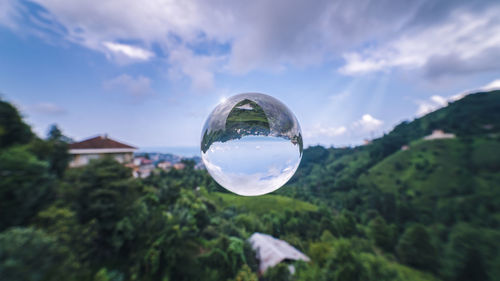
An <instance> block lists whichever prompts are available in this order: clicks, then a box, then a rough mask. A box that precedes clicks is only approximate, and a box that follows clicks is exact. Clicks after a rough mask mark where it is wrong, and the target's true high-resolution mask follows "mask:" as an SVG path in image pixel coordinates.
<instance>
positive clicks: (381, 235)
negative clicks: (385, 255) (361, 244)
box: [368, 216, 394, 252]
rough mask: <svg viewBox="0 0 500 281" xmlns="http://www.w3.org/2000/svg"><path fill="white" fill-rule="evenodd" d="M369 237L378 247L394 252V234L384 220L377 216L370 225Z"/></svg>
mask: <svg viewBox="0 0 500 281" xmlns="http://www.w3.org/2000/svg"><path fill="white" fill-rule="evenodd" d="M368 229H369V230H368V235H369V237H370V238H371V239H372V241H373V242H374V243H375V245H377V246H378V247H380V248H382V249H384V250H386V251H389V252H392V250H393V247H394V234H393V230H392V228H391V227H390V226H389V225H387V223H386V222H385V220H384V218H382V217H380V216H377V217H375V218H374V219H372V220H371V221H370V223H368Z"/></svg>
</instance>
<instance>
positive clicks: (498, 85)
mask: <svg viewBox="0 0 500 281" xmlns="http://www.w3.org/2000/svg"><path fill="white" fill-rule="evenodd" d="M479 89H480V90H481V91H494V90H500V79H496V80H494V81H491V82H490V83H488V84H486V85H484V86H483V87H480V88H479Z"/></svg>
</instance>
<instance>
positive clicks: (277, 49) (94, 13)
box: [0, 0, 500, 88]
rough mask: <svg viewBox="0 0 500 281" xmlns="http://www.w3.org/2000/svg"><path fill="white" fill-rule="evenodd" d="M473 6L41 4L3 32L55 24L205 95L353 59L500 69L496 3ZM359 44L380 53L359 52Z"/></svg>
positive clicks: (123, 0) (366, 67) (124, 0)
mask: <svg viewBox="0 0 500 281" xmlns="http://www.w3.org/2000/svg"><path fill="white" fill-rule="evenodd" d="M469 2H471V1H438V2H436V1H429V0H420V1H410V2H408V1H397V0H377V1H375V0H363V1H343V0H337V1H327V0H318V1H312V2H311V1H300V0H296V1H288V0H277V1H267V0H255V1H243V2H241V1H231V0H218V1H203V0H185V1H173V0H148V1H147V2H146V3H144V2H141V1H134V0H107V1H105V3H100V2H99V3H97V2H96V3H93V4H89V2H88V1H84V0H74V1H60V0H34V3H38V4H39V5H40V6H41V7H40V8H39V9H38V8H37V9H28V8H26V7H23V5H25V6H26V4H19V2H18V1H16V0H7V1H1V3H2V4H0V24H4V25H7V26H14V25H16V24H22V23H19V22H22V21H27V22H30V24H26V25H25V26H23V27H27V29H29V28H33V25H37V24H46V26H45V27H44V28H43V29H44V30H45V31H47V30H49V31H53V30H51V29H57V34H59V35H60V36H62V37H63V38H64V39H66V40H68V41H70V42H73V43H75V44H79V45H82V46H85V47H87V48H90V49H92V50H95V51H99V52H102V53H104V54H106V55H107V56H108V57H109V58H111V59H112V60H114V61H117V62H118V63H128V62H137V61H139V62H140V61H147V60H151V59H153V58H155V59H160V60H161V59H164V58H165V57H166V58H167V59H166V61H167V62H168V63H170V64H173V65H171V67H173V70H171V71H170V72H171V73H177V74H178V75H181V76H188V77H189V78H190V79H191V81H192V82H193V84H194V86H195V87H197V88H200V87H201V88H204V87H210V85H211V84H213V76H214V73H216V72H223V71H229V72H231V73H246V72H248V71H252V70H281V69H285V68H287V67H290V66H292V67H304V66H309V65H314V64H322V63H325V62H331V61H332V60H335V59H336V56H338V55H339V54H344V56H345V58H346V61H347V64H346V65H345V66H344V67H343V68H342V71H343V72H344V73H347V74H356V73H363V72H371V71H378V70H384V69H390V68H392V67H409V68H411V67H424V66H428V69H429V70H428V72H429V73H430V75H432V74H434V73H437V74H439V72H440V71H443V70H442V68H443V65H446V64H447V63H448V62H449V61H450V60H451V61H452V62H454V63H455V65H457V66H458V67H456V69H457V71H468V70H471V69H472V70H477V71H481V70H482V69H484V68H488V67H489V68H492V67H496V68H498V66H497V64H496V63H495V60H491V59H485V58H491V57H492V55H491V54H490V52H493V54H495V50H497V49H498V43H499V41H498V40H499V38H500V35H499V34H500V32H499V30H498V28H499V24H498V22H499V20H496V19H495V15H496V14H498V13H497V12H498V11H497V10H495V9H493V8H491V9H489V12H486V13H483V12H481V11H484V10H488V9H485V7H486V8H488V6H492V4H482V3H481V4H471V3H469ZM30 3H31V2H30ZM34 3H31V5H37V4H34ZM478 7H479V8H478ZM469 10H470V11H471V12H470V13H466V12H463V11H469ZM457 11H462V12H457ZM20 13H21V14H28V15H24V17H19V16H17V15H18V14H20ZM29 13H38V14H44V15H43V16H40V15H39V16H38V17H40V18H42V17H43V20H39V21H37V22H35V21H32V20H30V19H29V18H38V17H32V15H29ZM450 15H452V16H451V18H450ZM19 18H23V19H21V20H20V19H19ZM436 19H439V20H436ZM16 21H17V22H16ZM47 22H49V23H47ZM51 22H54V24H51ZM436 26H437V28H436ZM37 32H38V34H41V32H43V30H42V29H40V30H37ZM47 33H49V32H47ZM394 34H402V35H401V36H400V37H398V38H394V37H393V36H394ZM118 42H121V43H118ZM123 42H128V43H126V44H125V43H123ZM130 42H134V43H130ZM373 42H377V43H378V44H379V45H378V47H377V46H375V47H373V44H374V43H373ZM153 46H154V47H155V49H154V50H160V51H159V52H155V51H153ZM360 46H363V47H364V46H372V47H368V48H364V49H362V50H361V51H359V52H352V51H351V50H353V48H359V47H360ZM179 48H180V50H179ZM200 50H202V51H203V54H200V52H199V51H200ZM179 52H180V54H179ZM499 54H500V50H499ZM499 56H500V55H499ZM221 57H223V60H220V58H221ZM179 58H182V59H179ZM433 62H435V63H433ZM469 62H470V63H469ZM169 66H170V65H169ZM448 70H449V68H446V67H445V70H444V71H448ZM174 76H175V75H174Z"/></svg>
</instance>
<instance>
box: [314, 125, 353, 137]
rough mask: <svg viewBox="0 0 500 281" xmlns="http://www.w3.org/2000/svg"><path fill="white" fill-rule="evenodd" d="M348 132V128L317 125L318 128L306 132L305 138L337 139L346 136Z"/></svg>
mask: <svg viewBox="0 0 500 281" xmlns="http://www.w3.org/2000/svg"><path fill="white" fill-rule="evenodd" d="M346 132H347V128H346V127H345V126H340V127H328V126H323V125H321V124H317V125H316V126H314V127H312V128H310V129H309V130H308V131H305V132H304V136H305V137H307V138H315V137H337V136H341V135H343V134H345V133H346Z"/></svg>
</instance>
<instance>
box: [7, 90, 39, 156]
mask: <svg viewBox="0 0 500 281" xmlns="http://www.w3.org/2000/svg"><path fill="white" fill-rule="evenodd" d="M32 138H33V133H32V132H31V129H30V127H29V126H28V125H27V124H26V123H24V122H23V120H22V118H21V115H20V114H19V112H18V111H17V109H16V108H15V107H14V106H12V105H11V104H10V103H8V102H5V101H3V100H0V149H2V148H6V147H8V146H12V145H15V144H26V143H28V142H29V141H30V140H31V139H32Z"/></svg>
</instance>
